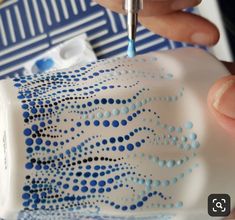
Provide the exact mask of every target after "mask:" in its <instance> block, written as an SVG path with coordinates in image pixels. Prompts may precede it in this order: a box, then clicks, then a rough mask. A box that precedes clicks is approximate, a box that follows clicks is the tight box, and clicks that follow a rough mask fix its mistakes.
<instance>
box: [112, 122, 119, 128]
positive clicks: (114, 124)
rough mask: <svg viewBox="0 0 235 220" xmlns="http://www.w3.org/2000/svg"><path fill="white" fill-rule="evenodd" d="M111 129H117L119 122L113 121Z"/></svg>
mask: <svg viewBox="0 0 235 220" xmlns="http://www.w3.org/2000/svg"><path fill="white" fill-rule="evenodd" d="M112 125H113V127H115V128H117V127H118V126H119V122H118V121H117V120H114V121H113V122H112Z"/></svg>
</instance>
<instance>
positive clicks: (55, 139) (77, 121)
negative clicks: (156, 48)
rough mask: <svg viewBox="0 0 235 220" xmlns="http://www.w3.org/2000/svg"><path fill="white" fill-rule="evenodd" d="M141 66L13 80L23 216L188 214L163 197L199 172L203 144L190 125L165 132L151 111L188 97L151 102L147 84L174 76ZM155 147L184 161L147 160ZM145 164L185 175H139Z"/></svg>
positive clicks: (116, 62) (112, 63) (113, 63)
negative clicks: (22, 158) (22, 157)
mask: <svg viewBox="0 0 235 220" xmlns="http://www.w3.org/2000/svg"><path fill="white" fill-rule="evenodd" d="M140 59H141V60H138V58H137V59H135V60H134V61H132V62H130V61H129V60H128V61H126V60H125V61H123V60H120V59H119V58H118V59H112V60H102V61H99V62H97V63H92V64H88V65H87V66H86V67H82V68H80V69H77V68H75V69H73V70H70V71H58V72H55V73H45V74H42V75H37V76H25V77H20V78H15V79H13V81H14V85H15V87H16V88H17V89H18V99H19V100H20V101H21V107H22V110H23V114H22V117H23V120H24V126H25V128H24V131H23V134H24V136H25V150H26V155H27V157H26V160H27V162H26V163H25V169H26V171H27V175H26V176H25V186H24V187H23V193H22V199H23V203H22V204H23V206H24V207H25V210H37V209H39V210H42V209H43V210H57V209H59V210H62V209H74V210H86V209H87V210H92V209H94V208H95V209H97V210H99V211H100V210H102V209H104V210H105V207H106V208H108V209H109V210H115V211H120V212H128V211H129V212H130V211H135V210H142V211H144V210H146V209H155V208H180V207H182V206H183V202H182V201H177V200H175V199H174V198H172V196H171V195H167V191H166V193H164V192H163V191H165V190H164V189H165V188H166V189H167V187H170V186H172V185H175V184H177V183H178V182H180V181H183V180H184V178H185V177H186V176H187V175H190V174H191V173H192V172H193V170H194V169H196V168H197V166H198V164H195V165H194V166H192V167H189V166H188V165H187V163H188V162H189V161H191V159H192V158H194V157H195V156H196V150H197V149H198V148H199V147H200V143H199V141H198V140H197V134H196V133H194V132H192V128H193V124H192V122H187V123H185V124H184V125H183V126H178V127H177V126H174V125H167V124H164V123H163V122H162V121H161V115H159V114H158V113H157V111H155V110H154V109H152V108H151V106H152V104H153V103H154V104H156V105H157V104H158V103H160V102H166V103H174V102H177V101H178V100H180V99H181V98H182V97H183V94H184V92H185V91H184V89H183V88H179V89H178V91H176V93H175V94H165V95H161V96H156V95H153V93H152V92H151V88H148V87H147V84H146V83H145V82H146V80H151V81H152V80H155V81H156V82H157V81H166V80H172V79H173V78H174V76H173V75H172V74H169V73H166V72H164V70H162V69H159V70H157V71H156V72H151V73H146V72H145V71H144V68H143V70H138V71H137V70H136V68H135V62H136V63H137V62H140V61H141V62H149V64H152V63H155V62H158V61H157V59H152V58H149V59H148V60H146V59H142V58H140ZM102 66H103V67H104V66H106V67H108V68H106V69H101V67H102ZM97 69H98V71H95V70H97ZM125 91H126V92H125ZM119 94H120V95H119ZM119 96H121V97H119ZM137 125H138V126H137ZM140 125H141V126H140ZM112 134H113V135H112ZM153 145H154V147H155V148H156V149H157V148H158V147H159V146H160V147H161V146H167V147H173V148H176V149H177V150H179V151H183V152H184V153H185V156H183V157H179V158H174V159H165V158H163V157H161V155H148V154H146V153H144V152H145V149H147V148H149V147H150V146H153ZM136 161H138V163H137V162H136ZM146 161H148V163H153V164H155V166H156V167H158V169H169V170H171V169H174V168H176V167H181V166H182V167H183V168H184V170H182V171H181V172H179V173H177V174H176V175H174V176H172V177H171V178H169V179H161V178H155V177H154V175H153V173H151V172H154V170H152V171H149V172H147V173H143V171H141V170H143V169H142V168H141V166H144V165H145V162H146ZM185 167H186V168H185ZM183 168H182V169H183ZM120 194H122V198H117V197H120V196H119V195H120ZM115 198H117V199H115Z"/></svg>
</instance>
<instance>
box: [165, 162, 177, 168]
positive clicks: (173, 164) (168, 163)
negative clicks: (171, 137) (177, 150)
mask: <svg viewBox="0 0 235 220" xmlns="http://www.w3.org/2000/svg"><path fill="white" fill-rule="evenodd" d="M166 166H167V167H168V168H172V167H174V166H175V160H169V161H167V163H166Z"/></svg>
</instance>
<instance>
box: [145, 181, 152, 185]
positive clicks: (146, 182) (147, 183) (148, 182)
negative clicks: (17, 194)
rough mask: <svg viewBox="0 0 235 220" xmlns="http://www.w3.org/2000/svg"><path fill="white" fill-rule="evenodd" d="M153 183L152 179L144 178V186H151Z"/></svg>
mask: <svg viewBox="0 0 235 220" xmlns="http://www.w3.org/2000/svg"><path fill="white" fill-rule="evenodd" d="M152 184H153V181H152V180H151V179H146V181H145V185H146V186H151V185H152Z"/></svg>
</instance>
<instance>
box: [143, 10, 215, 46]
mask: <svg viewBox="0 0 235 220" xmlns="http://www.w3.org/2000/svg"><path fill="white" fill-rule="evenodd" d="M140 22H141V24H142V25H143V26H145V27H146V28H148V29H150V30H151V31H153V32H155V33H157V34H159V35H161V36H164V37H167V38H170V39H172V40H176V41H183V42H187V43H194V44H200V45H214V44H215V43H217V41H218V40H219V31H218V29H217V27H216V26H215V25H214V24H212V23H211V22H209V21H208V20H206V19H204V18H202V17H200V16H197V15H194V14H190V13H186V12H182V11H179V12H175V13H172V14H168V15H161V16H153V17H142V18H140Z"/></svg>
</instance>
